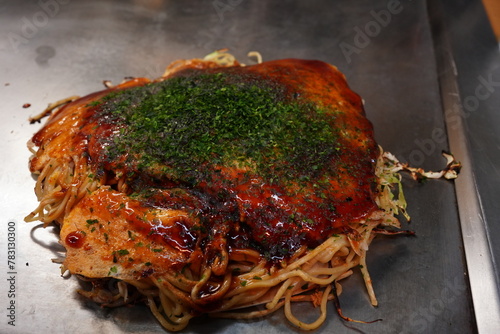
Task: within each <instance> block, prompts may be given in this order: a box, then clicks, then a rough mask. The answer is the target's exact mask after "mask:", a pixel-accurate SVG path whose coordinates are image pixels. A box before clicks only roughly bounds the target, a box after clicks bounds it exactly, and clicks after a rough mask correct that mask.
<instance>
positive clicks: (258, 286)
mask: <svg viewBox="0 0 500 334" xmlns="http://www.w3.org/2000/svg"><path fill="white" fill-rule="evenodd" d="M252 56H256V57H257V59H258V62H259V63H260V62H261V58H260V55H258V54H252ZM243 67H244V65H241V64H239V63H238V62H237V61H236V60H235V59H234V57H233V56H231V55H230V54H227V53H225V52H215V53H213V54H211V55H209V56H207V57H206V58H205V59H193V60H189V61H178V62H174V63H172V64H171V65H170V66H169V67H168V68H167V71H166V72H165V74H164V76H163V77H162V78H161V79H159V80H157V81H155V82H153V83H151V82H150V81H149V80H147V79H133V80H129V81H127V82H124V83H122V84H120V85H118V86H116V87H112V88H110V89H109V90H106V91H102V92H97V93H95V94H91V95H89V96H87V97H84V98H77V97H73V98H70V99H68V100H62V101H60V103H56V104H54V105H51V106H49V108H48V110H46V111H44V112H43V113H42V114H41V115H40V116H39V117H43V116H44V115H46V114H48V113H52V115H51V118H50V119H49V122H48V124H47V125H46V126H45V127H44V128H43V129H42V130H41V131H40V132H39V133H37V134H36V135H35V136H34V138H33V142H32V143H31V144H30V149H31V150H32V153H33V157H32V159H31V161H30V168H31V170H32V172H34V173H38V174H39V175H38V179H37V183H36V186H35V193H36V195H37V198H38V200H39V202H40V203H39V206H38V208H37V209H36V210H34V211H33V212H32V213H31V214H30V215H29V216H28V217H27V218H26V220H27V221H36V220H40V221H42V222H43V223H44V224H45V225H48V224H50V223H52V222H56V223H58V224H59V225H61V242H62V244H63V245H64V246H65V247H66V249H67V257H66V259H65V261H64V264H63V267H62V270H63V271H66V270H69V271H70V272H71V273H73V274H77V275H79V276H80V277H81V278H82V279H85V280H89V281H90V282H92V284H93V289H92V290H91V291H81V293H82V294H83V295H84V296H86V297H89V298H91V299H93V300H94V301H96V302H98V303H100V304H103V305H105V306H119V305H124V304H129V303H133V302H136V301H139V300H143V301H146V303H147V304H148V305H149V307H150V309H151V311H152V313H153V314H154V315H155V317H156V318H157V319H158V321H159V322H160V323H161V325H162V326H163V327H165V328H166V329H168V330H171V331H178V330H181V329H183V328H185V327H186V326H187V325H188V323H189V321H190V319H191V318H193V317H195V316H198V315H201V314H210V315H211V316H213V317H226V318H235V319H252V318H257V317H262V316H264V315H267V314H270V313H272V312H274V311H276V310H278V309H283V310H284V314H285V316H286V318H287V319H288V320H289V321H290V322H291V323H293V324H294V325H296V326H297V327H299V328H302V329H308V330H311V329H315V328H318V327H319V326H321V324H322V323H323V322H324V321H325V318H326V305H327V302H328V301H329V300H332V299H334V300H335V299H336V298H337V295H338V294H340V293H341V286H340V284H339V281H340V280H342V279H344V278H346V277H348V276H350V275H351V274H352V273H353V270H354V268H359V270H360V271H361V272H362V274H363V275H362V276H363V279H364V281H365V285H366V288H367V292H368V295H369V297H370V300H371V303H372V304H373V305H377V299H376V297H375V293H374V291H373V287H372V283H371V279H370V275H369V273H368V269H367V266H366V253H367V251H368V248H369V245H370V243H371V241H372V240H373V238H374V237H375V236H376V235H377V234H378V233H385V234H397V233H400V232H397V231H398V228H399V227H400V224H399V221H398V219H397V218H396V216H397V215H399V214H403V215H404V216H406V217H407V218H408V215H407V213H406V201H405V199H404V196H403V191H402V187H401V176H400V174H399V172H400V171H403V170H405V171H408V172H409V173H411V175H412V176H414V178H420V177H430V178H438V177H445V178H449V179H451V178H454V177H456V175H457V171H458V169H459V167H460V165H459V164H458V163H456V162H455V161H454V160H453V157H452V156H450V155H446V158H447V159H448V165H447V167H446V168H445V169H444V170H442V171H440V172H436V173H434V172H425V171H423V170H420V169H415V168H412V167H409V166H407V165H406V164H403V163H400V162H399V161H398V160H397V159H396V158H395V157H394V156H393V155H391V154H390V153H387V152H383V150H382V149H381V148H380V147H378V146H376V145H375V143H374V141H373V138H372V137H371V125H370V124H369V122H368V121H367V120H366V119H365V118H364V115H363V112H362V106H361V104H360V99H359V97H358V96H357V95H355V94H354V93H352V92H351V91H350V90H349V89H348V87H347V86H346V84H345V81H344V78H343V77H342V75H340V73H339V72H338V71H337V70H336V69H335V68H333V67H331V66H330V65H327V64H324V63H320V62H311V61H298V60H284V61H275V62H273V63H263V64H262V65H259V66H249V67H248V70H241V69H242V68H243ZM280 71H281V72H280ZM294 71H296V74H293V73H295V72H294ZM193 73H194V74H193ZM276 73H278V74H276ZM290 73H292V74H291V75H290ZM319 73H321V76H326V77H328V78H327V79H325V78H322V77H318V74H319ZM221 78H222V79H221ZM300 78H303V80H304V82H307V84H304V83H303V82H302V83H300V84H298V83H297V82H296V80H298V79H300ZM312 79H314V80H312ZM315 80H316V81H315ZM328 80H330V81H331V82H332V83H329V82H327V81H328ZM171 82H173V83H172V84H171ZM330 84H331V86H330V89H327V88H328V87H327V88H325V89H324V90H323V89H322V88H323V87H324V86H325V85H330ZM176 85H180V86H176ZM304 86H305V88H304ZM179 87H180V88H179ZM214 87H215V88H214ZM226 91H230V94H229V95H228V94H226V93H225V92H226ZM336 91H338V92H339V93H340V94H338V95H336ZM179 92H180V93H179ZM207 92H208V95H209V100H208V101H209V102H207V100H203V99H206V98H207V97H206V93H207ZM127 94H128V95H127ZM176 94H177V95H176ZM231 94H238V95H237V98H234V99H233V98H232V97H233V95H231ZM269 94H271V95H269ZM184 95H186V96H188V104H186V103H185V101H184V97H185V96H184ZM172 96H173V97H172ZM214 96H215V97H221V98H222V101H224V102H222V105H223V106H224V107H226V109H231V110H226V109H224V107H221V105H217V104H215V103H214V100H213V98H214ZM269 96H271V97H269ZM274 96H277V97H276V99H275V98H274ZM167 97H168V99H169V100H164V99H166V98H167ZM165 101H170V102H169V103H171V104H168V107H165ZM179 101H184V102H182V103H184V104H181V105H180V106H181V107H180V109H181V110H180V111H181V112H183V111H184V109H186V110H185V112H186V113H188V112H189V110H188V109H190V108H191V105H195V108H194V109H195V113H193V114H190V115H189V117H188V118H187V120H186V119H185V118H182V115H181V116H179V115H180V114H179V115H177V114H175V110H174V109H175V108H176V106H177V104H178V103H180V102H179ZM200 101H202V102H203V104H199V102H200ZM241 101H246V102H244V103H247V104H249V105H250V107H248V108H247V105H246V104H242V103H243V102H241ZM296 101H298V102H296ZM197 103H198V104H199V105H198V104H197ZM253 103H255V105H253ZM266 103H268V104H266ZM269 103H270V104H269ZM334 104H335V106H333V105H334ZM200 105H201V106H203V108H202V109H203V111H200V110H199V109H196V108H199V106H200ZM228 105H229V106H230V107H228ZM274 105H276V109H277V110H274ZM290 105H291V106H290ZM144 106H146V107H144ZM261 106H264V107H265V108H264V107H262V108H261ZM131 108H132V109H133V110H134V112H132V113H129V112H128V110H129V109H131ZM134 108H136V109H134ZM137 108H142V109H137ZM182 108H184V109H182ZM204 108H206V109H207V110H209V111H208V112H212V113H213V114H210V118H209V119H208V121H207V120H206V119H202V120H201V121H200V120H199V119H198V118H200V117H201V116H200V117H198V116H199V114H200V113H203V112H205V110H204ZM238 108H242V110H246V111H245V112H244V113H242V114H239V115H237V116H238V117H243V118H234V117H235V116H234V113H233V114H231V112H232V110H233V109H238ZM157 109H161V110H167V109H168V110H167V111H162V113H161V114H160V116H161V117H164V118H160V116H158V115H159V114H154V113H153V114H151V110H157ZM170 109H172V110H174V111H170ZM260 109H264V110H263V111H262V110H260ZM221 110H222V112H223V114H220V113H219V112H220V111H221ZM258 110H260V111H259V114H258V115H256V116H255V119H257V120H258V123H256V124H258V126H261V124H263V125H262V126H261V128H259V130H258V131H254V130H255V129H254V127H255V125H251V126H245V125H241V123H242V122H243V120H245V122H250V123H251V122H252V121H255V119H253V118H252V117H253V116H251V115H249V114H252V113H254V111H255V113H257V111H258ZM268 110H273V112H274V114H269V113H268ZM305 111H307V112H305ZM142 112H145V113H146V114H145V115H146V116H143V115H142V114H141V113H142ZM304 112H305V113H304ZM279 113H282V114H279ZM310 113H311V114H310ZM181 114H182V113H181ZM96 115H97V116H96ZM172 115H175V117H177V118H175V120H172V119H171V118H169V117H172ZM221 115H223V116H224V117H222V116H221ZM297 115H298V116H297ZM303 115H305V116H303ZM324 115H326V116H324ZM141 117H142V118H141ZM280 117H282V118H280ZM331 117H333V118H331ZM221 118H222V119H221ZM248 118H250V119H248ZM138 119H139V121H140V123H137V122H139V121H137V120H138ZM166 119H168V120H166ZM276 119H277V120H278V121H276ZM332 119H334V120H335V125H336V126H338V128H335V127H334V128H333V130H332V129H331V128H332V123H331V122H333V121H331V120H332ZM35 120H36V118H35ZM191 121H192V122H193V123H194V124H197V126H199V127H200V129H201V130H199V129H195V130H196V131H192V132H187V134H186V131H188V130H189V124H190V123H191ZM127 122H128V123H127ZM134 122H136V123H134ZM183 122H184V123H183ZM197 122H198V123H197ZM200 122H201V123H200ZM231 122H233V123H231ZM280 122H281V123H280ZM304 122H305V123H304ZM159 123H161V126H160V127H158V124H159ZM172 123H175V124H174V125H175V126H174V128H175V129H177V128H179V127H182V126H184V128H183V131H184V132H175V134H176V135H178V136H180V137H182V136H184V135H186V136H188V135H189V136H190V137H189V136H188V138H189V140H184V141H182V138H180V139H179V140H181V141H180V142H176V143H177V146H176V145H173V144H172V142H171V141H169V140H171V139H172V138H165V137H166V133H167V134H172V133H174V132H165V130H164V129H165V127H168V126H170V125H171V124H172ZM188 123H189V124H188ZM228 123H231V124H232V125H231V127H228V126H227V124H228ZM117 124H118V125H117ZM137 124H139V125H138V126H137ZM207 124H208V125H207ZM213 124H215V125H213ZM134 126H137V128H136V129H135V130H134V131H137V132H133V131H132V130H129V127H130V128H133V127H134ZM156 127H158V129H159V130H155V131H156V132H154V131H153V130H151V129H156ZM290 127H291V129H292V130H290ZM235 128H236V129H235ZM144 129H145V130H144ZM276 129H278V130H276ZM283 129H286V131H285V132H280V131H282V130H283ZM150 130H151V131H150ZM127 131H129V132H127ZM141 131H146V132H141ZM172 131H173V130H172ZM204 131H206V132H204ZM311 131H315V132H314V138H312V137H308V135H310V134H311ZM243 132H244V133H245V134H244V135H241V133H243ZM130 133H134V134H139V135H140V136H139V137H135V138H132V140H131V141H127V140H129V139H130V138H131V137H130V138H129V137H127V136H128V135H129V134H130ZM263 133H266V134H267V133H268V134H269V135H270V137H265V136H262V134H263ZM291 133H292V135H291ZM296 133H297V134H298V135H296ZM290 136H291V137H290ZM149 137H152V138H153V139H154V140H153V139H148V138H149ZM247 137H249V138H251V139H252V143H249V142H247V141H245V138H247ZM193 138H194V139H193ZM213 138H218V139H217V140H214V139H213ZM227 138H230V139H227ZM173 139H176V140H177V138H173ZM173 139H172V140H173ZM148 140H150V141H148ZM141 141H144V142H147V144H146V146H141V144H140V142H141ZM255 141H257V142H258V141H262V143H263V144H259V143H257V144H258V145H261V146H259V147H260V149H261V150H262V153H261V154H260V153H259V155H256V154H255V153H253V151H251V150H250V149H249V151H248V152H246V153H245V152H244V151H245V150H246V149H247V147H250V148H251V149H252V150H255V147H256V146H255V145H257V144H255ZM137 142H139V143H137ZM156 142H161V143H163V144H164V146H162V147H159V148H160V149H161V151H160V152H161V154H160V156H161V157H160V158H158V156H157V155H155V154H156V153H158V152H157V151H154V149H156V148H158V147H157V146H155V145H157V144H156ZM122 143H123V145H122V146H120V145H121V144H122ZM179 143H181V144H182V145H185V146H187V147H188V149H186V150H187V151H186V150H185V149H184V148H183V147H181V146H182V145H181V144H179ZM193 143H194V144H193ZM214 143H215V144H217V145H219V144H220V145H221V146H223V148H220V147H214V145H215V144H214ZM233 143H236V144H233ZM296 143H301V145H302V146H303V147H302V146H296V147H295V146H294V147H293V149H288V146H289V145H291V146H293V145H295V144H296ZM158 145H159V144H158ZM224 145H225V146H224ZM238 145H239V146H238ZM252 145H253V146H252ZM297 145H298V144H297ZM34 146H37V147H38V149H37V150H36V149H34ZM191 146H192V147H191ZM151 147H152V148H151ZM172 147H174V149H173V150H171V149H172ZM235 147H236V148H235ZM206 151H207V152H209V153H208V154H206V153H205V152H206ZM221 152H222V153H221ZM243 153H245V154H243ZM165 155H167V156H169V157H175V158H176V159H180V160H181V162H178V161H176V160H175V159H173V158H169V159H171V160H168V159H167V158H165V157H164V156H165ZM275 156H277V157H278V158H276V157H275ZM317 156H319V158H318V157H317ZM323 156H324V157H326V158H322V157H323ZM200 157H201V158H200ZM207 157H208V158H207ZM305 157H308V159H304V158H305ZM212 158H214V160H207V159H212ZM162 159H166V160H162ZM309 160H310V161H311V162H310V161H309ZM172 161H174V162H172ZM186 161H188V162H190V163H191V165H188V164H187V163H186ZM200 161H201V162H200ZM207 161H208V162H207ZM273 161H277V162H278V163H276V164H274V165H273V164H272V163H271V162H273ZM338 161H340V162H338ZM360 161H361V162H360ZM269 164H271V167H269V166H268V165H269ZM281 164H283V165H286V171H284V169H283V168H282V167H281V166H280V165H281ZM207 166H208V167H207ZM325 166H327V167H325ZM304 168H306V169H309V170H308V171H306V172H304V171H303V170H302V169H304ZM330 169H332V170H335V174H332V173H333V172H332V171H331V170H330ZM288 174H290V175H291V177H290V176H289V175H288ZM332 189H333V190H332ZM299 190H300V191H299ZM334 190H335V191H334ZM262 208H264V209H262ZM401 233H405V232H404V231H403V232H401ZM267 240H271V241H269V242H267ZM110 282H114V283H116V285H113V286H112V285H110ZM299 301H309V302H311V303H312V304H313V305H315V306H318V307H319V317H318V318H317V320H316V321H314V322H312V323H304V322H303V321H302V320H300V318H299V317H297V316H296V315H294V314H293V312H292V308H291V305H292V304H293V303H294V302H299ZM259 305H264V307H262V306H260V307H257V306H259ZM339 312H340V310H339ZM342 317H343V316H342ZM343 318H344V319H348V318H346V317H343Z"/></svg>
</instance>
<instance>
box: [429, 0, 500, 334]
mask: <svg viewBox="0 0 500 334" xmlns="http://www.w3.org/2000/svg"><path fill="white" fill-rule="evenodd" d="M428 3H429V10H430V16H431V20H432V22H431V23H432V24H433V29H434V31H433V32H434V37H435V46H436V48H435V49H436V60H437V65H438V73H439V81H440V86H441V94H442V101H443V109H444V113H445V116H446V124H447V132H448V141H449V145H450V149H451V151H452V152H453V153H454V154H455V156H456V157H457V158H458V159H459V160H461V162H462V164H463V166H464V168H463V169H462V172H461V175H460V178H459V179H457V180H456V181H455V189H456V195H457V200H458V211H459V214H460V221H461V226H462V238H463V243H464V252H465V257H466V261H467V269H468V275H469V282H470V288H471V293H472V300H473V303H474V312H475V316H476V323H477V327H478V328H477V329H478V332H479V333H498V332H499V331H500V317H499V316H500V298H499V297H500V295H499V291H498V286H497V283H496V281H495V279H494V277H496V275H495V267H494V262H493V258H492V251H491V249H490V241H489V240H488V239H489V235H488V231H487V228H486V225H485V222H484V219H483V212H482V208H481V203H480V197H479V195H478V193H477V188H476V185H475V175H474V173H473V170H472V160H471V155H470V147H469V144H468V141H467V138H466V137H465V133H466V131H465V124H464V122H463V117H464V116H463V115H464V109H463V106H462V100H461V98H460V92H459V89H458V85H457V77H456V75H457V73H456V68H455V63H454V59H453V55H452V53H451V52H452V51H451V45H450V42H449V39H448V35H447V31H446V29H445V28H444V23H443V16H442V14H441V10H442V9H441V8H440V7H439V3H438V2H433V1H428Z"/></svg>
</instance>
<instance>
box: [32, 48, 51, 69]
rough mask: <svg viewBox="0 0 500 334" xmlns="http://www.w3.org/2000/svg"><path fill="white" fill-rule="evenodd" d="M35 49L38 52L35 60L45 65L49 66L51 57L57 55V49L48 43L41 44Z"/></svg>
mask: <svg viewBox="0 0 500 334" xmlns="http://www.w3.org/2000/svg"><path fill="white" fill-rule="evenodd" d="M35 51H36V54H37V56H36V58H35V61H36V63H37V64H38V65H40V66H43V67H47V66H49V59H51V58H53V57H54V56H55V55H56V49H54V48H53V47H52V46H48V45H42V46H39V47H37V48H36V50H35Z"/></svg>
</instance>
